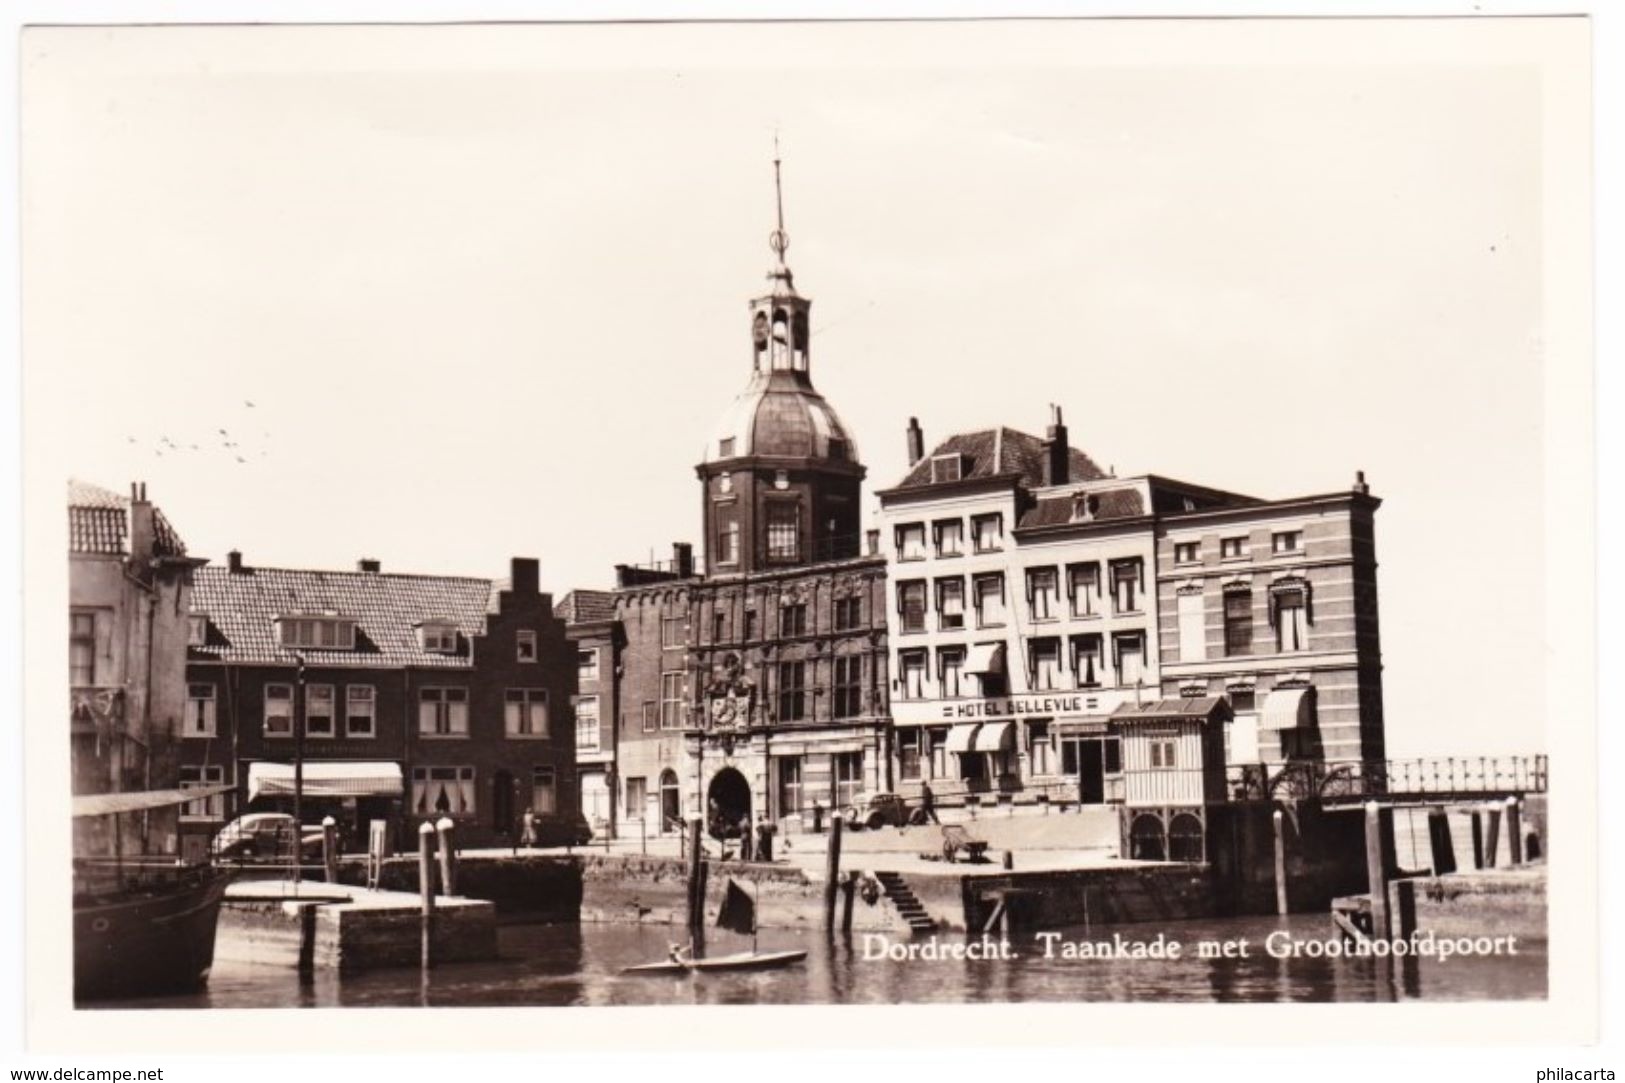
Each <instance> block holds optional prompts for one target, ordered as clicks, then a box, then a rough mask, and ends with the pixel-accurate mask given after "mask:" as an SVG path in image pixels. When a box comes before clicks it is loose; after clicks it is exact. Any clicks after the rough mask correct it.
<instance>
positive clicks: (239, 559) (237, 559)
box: [226, 549, 243, 575]
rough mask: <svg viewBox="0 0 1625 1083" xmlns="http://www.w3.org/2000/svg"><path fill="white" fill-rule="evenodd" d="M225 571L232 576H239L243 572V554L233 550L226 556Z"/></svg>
mask: <svg viewBox="0 0 1625 1083" xmlns="http://www.w3.org/2000/svg"><path fill="white" fill-rule="evenodd" d="M226 570H227V571H229V572H231V573H232V574H233V575H241V574H242V571H243V553H242V550H240V549H233V550H232V551H231V552H229V553H227V554H226Z"/></svg>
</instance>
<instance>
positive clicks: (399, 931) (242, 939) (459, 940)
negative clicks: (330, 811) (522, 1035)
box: [215, 896, 497, 972]
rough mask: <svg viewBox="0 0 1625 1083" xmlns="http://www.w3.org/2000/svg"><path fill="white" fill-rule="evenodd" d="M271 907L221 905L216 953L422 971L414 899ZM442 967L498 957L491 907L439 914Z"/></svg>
mask: <svg viewBox="0 0 1625 1083" xmlns="http://www.w3.org/2000/svg"><path fill="white" fill-rule="evenodd" d="M392 902H393V903H394V904H393V905H389V904H384V905H379V904H377V902H376V901H374V902H370V903H364V904H361V905H356V904H351V903H341V902H292V901H287V902H272V901H266V900H246V901H245V900H230V899H228V900H227V901H226V902H224V903H223V904H222V905H221V907H220V919H219V925H218V926H217V930H216V936H215V954H216V956H218V957H219V958H222V959H229V960H232V961H234V962H249V963H258V964H265V965H271V966H289V967H295V968H299V969H304V970H315V969H331V970H338V971H340V972H351V971H357V970H371V969H376V968H379V967H395V966H417V965H418V964H419V962H420V961H421V956H420V953H421V950H422V949H421V943H420V936H421V927H420V925H419V921H420V916H419V911H418V909H417V906H416V905H415V903H416V900H414V899H412V898H411V897H410V896H401V897H400V898H399V899H398V900H392ZM433 951H434V957H435V960H436V961H437V962H443V963H461V962H477V961H481V960H487V959H494V958H496V955H497V942H496V918H495V913H494V911H493V908H492V907H491V906H490V904H488V903H479V902H469V901H468V900H466V899H459V900H456V901H455V902H452V901H450V900H448V901H447V902H446V905H442V906H440V907H439V908H437V909H436V911H435V918H434V934H433Z"/></svg>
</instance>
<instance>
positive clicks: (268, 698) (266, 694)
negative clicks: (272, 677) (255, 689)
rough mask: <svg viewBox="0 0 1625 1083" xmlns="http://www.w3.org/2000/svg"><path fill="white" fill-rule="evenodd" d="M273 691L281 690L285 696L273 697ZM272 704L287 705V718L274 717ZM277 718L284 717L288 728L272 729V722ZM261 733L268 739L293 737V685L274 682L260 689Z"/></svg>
mask: <svg viewBox="0 0 1625 1083" xmlns="http://www.w3.org/2000/svg"><path fill="white" fill-rule="evenodd" d="M272 689H280V690H281V691H282V692H283V693H285V694H284V695H281V696H273V695H272V694H271V690H272ZM272 702H277V703H282V704H285V705H286V710H287V714H286V716H278V715H273V714H272V713H271V704H272ZM276 717H283V718H284V720H285V721H286V723H287V725H286V727H282V726H279V727H277V728H275V729H272V728H271V720H272V719H273V718H276ZM260 732H261V733H262V734H263V735H264V736H266V737H292V736H293V685H291V684H285V683H283V682H281V681H272V682H271V683H270V684H267V685H265V686H264V687H263V688H262V689H260Z"/></svg>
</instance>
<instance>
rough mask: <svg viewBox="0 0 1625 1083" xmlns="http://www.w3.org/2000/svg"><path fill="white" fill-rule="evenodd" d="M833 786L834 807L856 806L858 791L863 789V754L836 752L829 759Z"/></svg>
mask: <svg viewBox="0 0 1625 1083" xmlns="http://www.w3.org/2000/svg"><path fill="white" fill-rule="evenodd" d="M830 761H831V763H830V767H831V770H832V778H833V779H834V784H835V807H836V808H846V807H847V806H848V805H852V804H856V803H857V800H858V791H859V790H861V789H863V753H861V752H837V753H835V754H834V755H832V756H831V757H830Z"/></svg>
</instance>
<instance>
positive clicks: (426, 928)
mask: <svg viewBox="0 0 1625 1083" xmlns="http://www.w3.org/2000/svg"><path fill="white" fill-rule="evenodd" d="M418 894H419V895H420V896H421V897H422V900H423V911H422V915H421V918H420V920H419V922H418V937H419V941H420V945H421V950H420V955H419V959H420V965H421V966H422V967H423V969H425V970H427V969H428V968H429V967H431V966H433V965H434V825H433V824H431V823H429V822H428V821H427V820H425V821H424V822H423V823H421V824H419V825H418Z"/></svg>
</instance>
